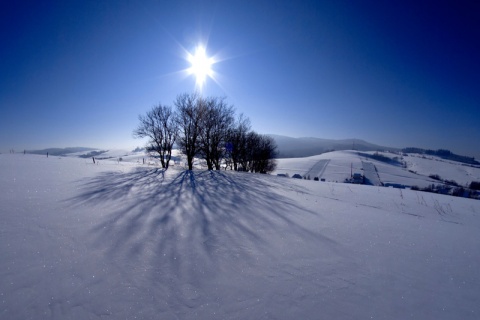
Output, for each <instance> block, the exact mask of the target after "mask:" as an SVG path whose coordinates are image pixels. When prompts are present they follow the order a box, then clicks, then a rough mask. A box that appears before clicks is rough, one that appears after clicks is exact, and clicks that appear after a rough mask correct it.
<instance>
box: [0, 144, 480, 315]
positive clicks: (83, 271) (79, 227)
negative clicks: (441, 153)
mask: <svg viewBox="0 0 480 320" xmlns="http://www.w3.org/2000/svg"><path fill="white" fill-rule="evenodd" d="M132 157H133V156H132ZM322 157H325V155H321V156H317V157H316V158H315V157H311V158H305V159H297V163H295V162H294V161H293V160H292V159H285V160H284V161H283V162H280V164H279V171H281V170H283V169H288V170H291V169H293V168H295V169H296V170H299V171H300V170H304V171H305V170H318V172H322V170H324V172H323V173H322V176H324V177H326V178H327V180H331V181H334V180H342V178H343V177H344V175H345V173H344V171H345V169H346V171H347V174H348V173H349V172H350V166H351V162H352V155H351V154H349V153H348V152H337V153H332V154H331V155H330V157H328V158H322ZM355 157H357V159H358V160H357V161H356V162H355V163H354V164H353V166H356V167H355V168H357V169H360V168H359V164H360V163H361V162H362V161H366V160H365V159H363V158H362V157H364V156H360V155H358V154H357V155H355ZM355 157H354V158H355ZM364 158H367V159H370V160H369V161H370V162H372V163H375V165H376V166H377V163H376V162H374V159H371V158H368V157H364ZM418 159H421V158H418ZM88 160H89V159H82V158H77V157H49V158H47V157H45V156H38V155H28V154H27V155H23V154H14V155H12V154H2V155H0V191H1V192H0V204H1V205H0V257H1V259H0V301H1V303H0V318H1V319H29V318H34V319H39V318H41V319H100V318H106V317H108V318H111V319H131V318H138V319H318V318H323V319H372V318H373V319H406V318H414V319H478V317H479V314H480V297H479V295H478V292H480V259H479V257H480V247H479V246H478V243H479V237H480V232H479V229H480V201H477V200H472V199H464V198H456V197H451V196H444V195H438V194H430V193H424V192H417V191H412V190H402V189H392V188H383V187H375V186H373V187H372V186H363V185H352V184H344V183H333V182H323V183H322V182H316V181H306V180H295V179H285V178H282V177H276V176H271V175H257V174H248V173H237V172H230V171H228V172H225V171H221V172H216V171H213V172H209V171H203V170H197V171H193V172H188V171H183V170H182V169H181V168H180V167H179V166H174V167H172V168H171V169H169V170H168V171H166V172H164V171H163V170H161V169H158V168H156V167H152V166H148V165H143V161H142V162H140V161H139V160H138V159H136V160H135V159H133V158H132V159H131V161H130V160H128V159H127V160H124V161H118V159H117V160H114V159H112V160H101V161H100V162H99V163H97V164H93V162H92V161H88ZM320 160H325V161H324V162H327V165H326V166H323V167H322V165H321V164H322V163H324V162H321V164H320V165H317V166H315V164H316V163H318V162H319V161H320ZM423 160H424V159H423ZM423 160H421V161H423ZM375 161H376V160H375ZM403 161H406V162H407V168H408V167H410V168H415V169H416V171H417V174H414V173H411V174H412V175H413V176H408V175H407V174H406V173H405V172H408V171H405V170H404V169H405V168H401V167H400V166H399V167H398V168H399V170H400V169H401V170H402V171H401V174H400V178H399V179H405V180H411V179H413V180H415V177H416V176H419V174H418V172H420V173H421V174H422V175H423V173H425V174H426V173H427V171H428V170H429V167H428V166H423V164H422V163H421V161H420V162H417V159H414V157H412V159H410V157H408V158H407V159H404V160H403ZM382 163H383V162H382ZM438 163H439V165H440V163H441V162H438ZM383 164H385V166H386V165H387V163H383ZM378 167H379V168H380V169H379V175H380V180H381V181H382V182H383V181H386V180H388V179H392V181H393V180H394V179H396V178H393V177H394V176H396V175H398V172H397V171H393V169H391V168H393V167H395V166H394V165H391V167H386V168H389V169H388V170H390V171H388V170H387V169H382V168H381V166H380V163H378ZM282 168H283V169H282ZM312 168H314V169H312ZM469 170H470V169H467V171H465V172H462V171H458V172H454V173H450V171H448V170H447V171H445V173H444V175H445V178H447V176H450V174H451V175H452V177H454V178H456V179H458V180H459V181H460V178H461V177H462V176H463V175H464V174H466V175H468V174H471V175H472V176H473V177H475V178H476V175H477V171H475V170H472V171H469ZM291 173H293V171H291ZM301 173H303V172H301ZM312 174H313V173H312ZM389 177H392V178H389ZM422 179H423V178H422ZM465 179H466V178H465ZM420 180H421V179H420ZM395 181H397V180H395Z"/></svg>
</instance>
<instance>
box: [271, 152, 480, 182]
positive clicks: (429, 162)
mask: <svg viewBox="0 0 480 320" xmlns="http://www.w3.org/2000/svg"><path fill="white" fill-rule="evenodd" d="M374 154H375V152H362V151H360V152H359V151H334V152H328V153H324V154H321V155H317V156H312V157H306V158H289V159H277V164H278V165H277V169H276V170H275V171H274V172H273V174H275V175H276V174H285V173H288V174H289V175H290V176H293V175H294V174H300V175H302V176H304V175H305V176H308V175H310V177H311V179H313V178H314V177H317V176H318V177H319V178H323V179H325V180H326V181H333V182H343V181H345V179H348V178H350V175H351V173H352V172H353V173H355V172H358V173H362V174H363V173H364V172H363V171H364V169H370V168H371V166H372V165H373V166H374V167H375V168H376V170H377V173H378V179H379V180H380V181H372V184H373V185H376V184H378V183H380V182H381V183H383V184H384V185H388V184H396V185H403V186H407V187H412V186H417V187H421V188H424V187H427V186H429V185H431V184H439V183H440V182H439V181H437V180H434V179H432V178H430V177H429V176H430V175H432V174H438V175H439V176H440V178H441V179H443V180H453V181H456V182H457V183H458V184H459V185H462V186H468V185H469V184H470V183H471V182H472V181H480V168H479V167H475V166H471V165H466V164H463V163H459V162H455V161H448V160H444V159H441V158H438V157H432V156H429V157H428V158H426V157H424V156H422V155H418V154H412V155H406V156H401V155H397V154H392V153H386V152H379V154H380V155H383V156H385V157H388V158H391V159H393V158H395V157H396V158H398V161H397V162H392V163H390V162H382V161H378V160H375V159H374V158H371V156H373V155H374ZM325 162H327V165H326V167H325V168H323V171H321V172H319V173H318V175H314V174H312V169H315V166H317V165H318V164H321V163H325ZM399 162H403V163H405V164H406V167H403V166H401V165H400V164H399ZM366 163H367V165H365V164H366ZM313 171H315V170H313Z"/></svg>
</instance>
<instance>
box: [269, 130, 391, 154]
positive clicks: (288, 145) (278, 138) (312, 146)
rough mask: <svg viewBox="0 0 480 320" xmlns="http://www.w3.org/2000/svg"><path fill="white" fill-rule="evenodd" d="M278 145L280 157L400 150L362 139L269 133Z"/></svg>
mask: <svg viewBox="0 0 480 320" xmlns="http://www.w3.org/2000/svg"><path fill="white" fill-rule="evenodd" d="M268 136H270V137H272V138H273V139H274V140H275V142H276V143H277V146H278V158H301V157H309V156H314V155H318V154H321V153H325V152H328V151H333V150H337V151H338V150H358V151H378V150H385V151H399V150H400V149H399V148H391V147H385V146H380V145H376V144H373V143H370V142H367V141H364V140H361V139H341V140H334V139H321V138H312V137H305V138H292V137H287V136H282V135H276V134H268Z"/></svg>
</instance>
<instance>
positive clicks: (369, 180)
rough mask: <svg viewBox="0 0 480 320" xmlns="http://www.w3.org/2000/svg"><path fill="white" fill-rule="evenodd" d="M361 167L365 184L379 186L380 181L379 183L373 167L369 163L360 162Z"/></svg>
mask: <svg viewBox="0 0 480 320" xmlns="http://www.w3.org/2000/svg"><path fill="white" fill-rule="evenodd" d="M362 166H363V175H364V176H365V183H366V184H370V185H374V186H381V185H382V181H380V177H379V176H378V172H377V169H376V168H375V165H374V164H373V163H371V162H366V161H362Z"/></svg>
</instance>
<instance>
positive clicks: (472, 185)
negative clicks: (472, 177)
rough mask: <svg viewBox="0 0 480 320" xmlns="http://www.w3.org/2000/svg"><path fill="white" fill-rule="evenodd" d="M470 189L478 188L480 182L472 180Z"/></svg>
mask: <svg viewBox="0 0 480 320" xmlns="http://www.w3.org/2000/svg"><path fill="white" fill-rule="evenodd" d="M470 189H472V190H480V182H479V181H472V182H470Z"/></svg>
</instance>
